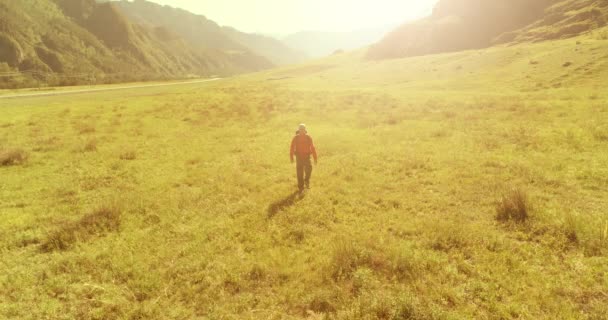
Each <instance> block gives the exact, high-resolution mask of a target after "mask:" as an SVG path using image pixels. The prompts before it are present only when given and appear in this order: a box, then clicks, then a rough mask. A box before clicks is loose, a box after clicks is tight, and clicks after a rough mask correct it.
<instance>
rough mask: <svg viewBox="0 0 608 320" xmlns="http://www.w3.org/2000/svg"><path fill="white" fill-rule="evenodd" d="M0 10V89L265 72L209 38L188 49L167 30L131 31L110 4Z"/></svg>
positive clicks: (239, 50)
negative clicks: (42, 84) (39, 84)
mask: <svg viewBox="0 0 608 320" xmlns="http://www.w3.org/2000/svg"><path fill="white" fill-rule="evenodd" d="M0 8H1V9H2V10H1V11H0V14H1V15H2V17H0V18H1V19H0V44H1V46H0V72H2V74H0V85H1V86H5V87H17V86H32V85H35V84H36V82H38V83H48V84H51V85H54V84H73V83H83V82H84V83H88V82H91V81H94V82H96V83H100V82H102V83H103V82H115V81H133V80H151V79H166V78H181V77H186V76H190V75H196V76H210V75H232V74H236V73H242V72H248V71H256V70H261V69H264V68H269V67H271V66H272V63H270V62H269V61H268V60H267V59H265V58H263V57H260V56H258V55H255V54H253V53H252V52H251V51H250V50H248V49H247V48H245V47H242V46H238V45H235V46H229V45H227V44H226V43H228V44H230V43H231V41H230V39H228V38H227V37H219V38H218V39H215V38H214V33H213V32H209V33H208V34H205V33H202V34H201V37H199V38H197V39H196V41H192V40H193V39H191V38H188V37H184V36H182V35H181V34H178V33H176V32H174V31H173V30H171V29H168V28H162V27H161V28H159V27H154V28H150V27H149V26H146V25H141V24H137V23H133V22H132V21H131V20H130V19H129V18H128V17H126V16H125V15H124V14H123V13H122V12H121V11H120V10H119V9H118V7H117V4H115V3H112V2H106V3H98V2H96V1H94V0H81V1H74V0H25V1H3V2H1V3H0ZM207 40H208V41H209V42H208V43H209V44H208V45H206V46H202V45H200V44H201V43H202V42H205V41H207ZM15 73H18V74H17V75H16V76H15V75H14V74H15Z"/></svg>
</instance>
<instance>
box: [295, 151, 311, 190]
mask: <svg viewBox="0 0 608 320" xmlns="http://www.w3.org/2000/svg"><path fill="white" fill-rule="evenodd" d="M296 173H297V175H298V188H299V189H300V190H303V189H304V185H306V186H307V187H308V186H310V175H311V174H312V163H310V155H307V156H301V155H298V156H296Z"/></svg>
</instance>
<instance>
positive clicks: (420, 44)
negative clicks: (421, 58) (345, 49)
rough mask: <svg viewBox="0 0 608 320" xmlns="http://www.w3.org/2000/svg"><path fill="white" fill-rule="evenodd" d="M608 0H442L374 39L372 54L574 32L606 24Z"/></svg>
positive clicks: (391, 54)
mask: <svg viewBox="0 0 608 320" xmlns="http://www.w3.org/2000/svg"><path fill="white" fill-rule="evenodd" d="M607 7H608V2H607V1H605V0H538V1H527V0H517V1H513V0H496V1H481V2H479V1H477V0H442V1H439V3H438V4H437V6H436V8H435V10H434V11H433V14H432V15H431V16H430V17H428V18H426V19H423V20H420V21H416V22H413V23H406V24H404V25H402V26H401V27H399V28H398V29H396V30H394V31H393V32H391V33H389V34H388V35H387V36H386V37H385V38H384V39H383V40H382V41H380V42H379V43H377V44H375V45H373V46H372V47H371V48H370V49H369V52H368V54H367V57H368V58H370V59H385V58H398V57H406V56H416V55H424V54H433V53H442V52H453V51H460V50H467V49H478V48H485V47H489V46H491V45H493V44H495V43H505V42H511V41H518V42H522V41H542V40H551V39H559V38H565V37H572V36H576V35H579V34H581V33H583V32H586V31H590V30H593V29H596V28H599V27H602V26H604V25H606V17H607V13H606V12H607V9H606V8H607Z"/></svg>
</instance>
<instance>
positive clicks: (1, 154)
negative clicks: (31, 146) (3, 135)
mask: <svg viewBox="0 0 608 320" xmlns="http://www.w3.org/2000/svg"><path fill="white" fill-rule="evenodd" d="M27 158H28V156H27V153H26V152H25V151H23V150H21V149H6V150H0V166H2V167H7V166H15V165H20V164H23V163H25V161H26V160H27Z"/></svg>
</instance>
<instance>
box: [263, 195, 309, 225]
mask: <svg viewBox="0 0 608 320" xmlns="http://www.w3.org/2000/svg"><path fill="white" fill-rule="evenodd" d="M304 196H305V193H303V192H299V191H295V192H293V193H292V194H290V195H288V196H287V197H285V198H284V199H281V200H279V201H277V202H274V203H272V204H270V206H268V218H269V219H270V218H272V217H274V216H275V215H276V214H277V213H279V212H281V211H283V210H285V209H287V208H289V207H291V206H293V205H295V204H296V203H297V202H298V201H300V200H302V199H304Z"/></svg>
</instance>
